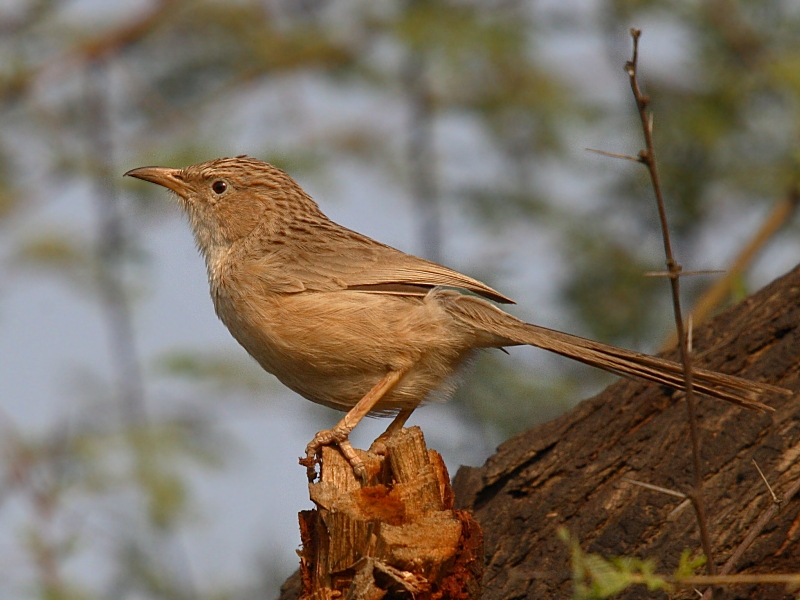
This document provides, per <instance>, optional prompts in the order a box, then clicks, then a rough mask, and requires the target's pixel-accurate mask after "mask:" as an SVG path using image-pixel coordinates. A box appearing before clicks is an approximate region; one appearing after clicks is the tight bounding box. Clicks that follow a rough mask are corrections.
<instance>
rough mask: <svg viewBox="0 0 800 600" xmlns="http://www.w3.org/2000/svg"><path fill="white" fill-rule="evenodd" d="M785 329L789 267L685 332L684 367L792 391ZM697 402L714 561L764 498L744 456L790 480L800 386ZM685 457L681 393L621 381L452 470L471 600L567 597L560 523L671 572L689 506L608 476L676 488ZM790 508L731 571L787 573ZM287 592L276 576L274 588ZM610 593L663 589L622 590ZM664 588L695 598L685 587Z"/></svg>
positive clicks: (692, 542) (794, 283) (797, 556)
mask: <svg viewBox="0 0 800 600" xmlns="http://www.w3.org/2000/svg"><path fill="white" fill-rule="evenodd" d="M799 328H800V268H798V269H795V270H794V271H792V272H790V273H789V274H787V275H786V276H784V277H782V278H781V279H779V280H777V281H775V282H773V283H772V284H770V285H769V286H767V287H766V288H764V289H763V290H761V291H760V292H758V293H757V294H755V295H754V296H752V297H750V298H747V299H745V300H744V301H742V302H741V303H740V304H738V305H736V306H734V307H733V308H731V309H729V310H727V311H725V312H724V313H723V314H721V315H720V316H719V317H717V318H716V319H714V320H713V321H711V322H710V323H709V324H707V325H704V326H702V327H700V328H697V329H696V330H695V333H694V340H693V342H694V351H695V356H696V362H695V364H696V365H698V366H703V367H705V368H711V369H715V370H719V371H721V372H725V373H734V374H738V375H741V376H744V377H748V378H751V379H756V380H760V381H766V382H769V383H773V384H777V385H781V386H783V387H787V388H789V389H792V390H798V389H800V381H799V379H800V374H799V372H800V329H799ZM672 357H673V358H674V357H675V355H674V354H673V355H672ZM699 400H700V401H699V403H698V413H699V417H700V429H701V435H702V451H701V453H702V462H703V466H704V470H705V475H704V481H705V483H704V497H705V502H706V505H707V507H708V511H707V512H708V516H709V528H710V532H711V538H712V544H713V547H714V551H715V562H716V563H717V564H718V565H722V564H723V563H724V562H725V561H726V560H727V559H728V558H729V557H730V556H731V555H732V554H733V552H734V551H735V550H736V548H737V546H738V545H739V544H740V543H741V541H742V540H743V539H744V538H745V536H746V535H747V533H748V531H750V529H751V528H752V526H753V525H754V524H755V523H756V521H757V520H758V519H759V517H760V516H761V515H762V514H763V513H764V512H765V511H766V510H767V509H768V508H769V506H770V504H771V497H770V496H769V493H768V491H767V489H766V487H765V485H764V483H763V481H762V480H761V478H760V476H759V475H758V473H757V471H756V469H755V467H754V466H753V462H752V460H753V459H755V460H756V461H757V463H758V465H759V466H760V467H761V469H762V471H763V472H764V474H765V476H766V477H767V479H768V480H769V482H770V484H771V486H772V488H773V489H774V490H775V492H776V493H777V494H778V496H781V495H782V494H783V493H784V492H785V491H786V490H787V489H788V488H789V487H790V486H791V485H792V484H793V483H794V482H796V481H797V480H798V478H800V396H798V395H795V396H792V397H788V398H787V397H773V398H767V399H766V401H767V403H768V404H771V405H772V406H773V407H774V408H775V409H776V410H775V412H773V413H766V414H757V413H752V412H747V411H743V410H741V409H739V408H737V407H735V406H732V405H729V404H726V403H724V402H721V401H717V400H712V399H708V398H703V397H701V398H700V399H699ZM691 465H692V458H691V447H690V443H689V440H688V423H687V418H686V406H685V402H684V401H683V399H682V396H681V395H680V394H677V393H675V392H672V391H670V390H668V389H663V388H659V387H656V386H653V385H648V384H644V383H639V382H636V381H621V382H619V383H617V384H614V385H612V386H611V387H609V388H608V389H606V390H605V391H604V392H603V393H601V394H599V395H598V396H596V397H594V398H591V399H589V400H586V401H584V402H583V403H581V404H580V405H578V406H577V407H576V408H575V409H574V410H572V411H570V412H569V413H567V414H565V415H563V416H562V417H560V418H558V419H555V420H554V421H551V422H549V423H546V424H544V425H541V426H539V427H535V428H533V429H531V430H529V431H527V432H525V433H522V434H520V435H518V436H516V437H514V438H512V439H511V440H509V441H507V442H505V443H504V444H503V445H502V446H501V447H500V448H499V449H498V452H497V454H496V455H494V456H492V457H491V458H490V459H489V460H488V461H487V462H486V464H485V465H484V466H483V467H482V468H479V469H478V468H462V469H461V470H460V471H459V472H458V474H457V476H456V479H455V482H454V489H455V492H456V505H457V506H458V507H461V508H468V509H472V510H473V511H474V515H475V517H476V519H477V520H478V522H479V523H480V524H481V525H482V527H483V530H484V535H485V544H486V545H485V548H486V555H485V572H484V595H483V598H485V599H486V600H495V599H510V598H569V597H570V594H571V584H570V576H571V571H570V565H569V551H568V548H567V547H566V546H565V545H564V543H563V542H562V541H560V540H559V539H558V537H557V534H556V532H557V530H558V529H559V528H560V527H564V528H566V529H567V530H568V531H569V532H570V533H571V535H572V536H573V537H574V538H577V539H578V540H580V543H581V546H582V548H583V549H584V550H585V551H587V552H597V553H601V554H603V555H608V556H622V555H627V556H637V557H640V558H655V559H656V560H657V562H658V565H659V571H661V572H664V573H668V572H670V571H672V570H674V568H675V566H676V565H677V562H678V559H679V557H680V555H681V552H682V551H683V550H684V549H686V548H688V549H690V550H692V551H694V552H697V553H699V552H700V543H699V535H698V529H697V523H696V519H695V515H694V512H693V511H692V509H691V507H687V508H685V509H684V510H682V511H680V512H678V513H677V514H676V515H672V516H670V513H671V512H672V511H673V510H674V509H675V508H676V506H677V505H678V504H679V503H680V500H679V499H676V498H673V497H670V496H666V495H663V494H661V493H658V492H654V491H649V490H646V489H643V488H640V487H637V486H633V485H631V484H628V483H624V482H623V481H622V478H623V477H628V478H633V479H637V480H639V481H644V482H647V483H651V484H655V485H659V486H662V487H666V488H671V489H675V490H686V489H687V488H688V487H689V486H690V485H691V481H692V472H691ZM799 512H800V495H795V497H794V498H793V499H792V500H791V501H789V502H787V503H786V504H785V505H784V506H783V507H782V509H781V511H780V512H779V513H778V514H777V515H776V516H775V517H774V518H773V519H772V520H771V521H770V523H769V524H768V525H767V527H765V528H764V530H763V532H762V533H761V535H759V536H758V537H757V538H756V540H755V542H754V543H753V545H752V546H751V547H750V548H749V549H748V550H747V551H746V552H745V553H744V555H743V556H742V559H741V561H740V563H739V565H738V567H737V568H736V569H735V570H734V572H748V573H777V572H798V571H800V514H798V513H799ZM288 583H289V582H287V584H288ZM291 597H292V595H291V586H287V589H286V590H285V593H284V594H282V596H281V598H282V599H284V598H285V599H288V598H291ZM619 597H620V598H641V597H654V598H660V597H666V594H664V593H663V592H653V593H649V594H648V592H647V591H646V590H644V589H643V588H632V589H630V590H628V591H626V592H623V593H622V594H621V595H620V596H619ZM671 597H676V598H678V597H681V598H683V597H685V598H692V597H697V596H696V593H695V592H693V591H691V590H685V591H683V592H679V593H676V594H674V595H673V596H671ZM784 597H786V590H785V589H783V588H782V587H779V586H768V585H761V586H755V585H747V586H738V587H735V588H727V589H724V590H722V591H720V592H718V593H717V595H716V596H715V598H726V599H727V598H752V599H767V598H784Z"/></svg>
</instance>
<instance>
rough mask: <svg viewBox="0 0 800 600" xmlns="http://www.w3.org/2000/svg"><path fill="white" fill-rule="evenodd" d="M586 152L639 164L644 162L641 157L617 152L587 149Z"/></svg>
mask: <svg viewBox="0 0 800 600" xmlns="http://www.w3.org/2000/svg"><path fill="white" fill-rule="evenodd" d="M585 150H586V151H587V152H594V153H596V154H600V155H602V156H608V157H610V158H621V159H622V160H631V161H633V162H637V163H640V162H642V159H641V157H639V156H631V155H630V154H617V153H616V152H608V151H607V150H596V149H595V148H586V149H585Z"/></svg>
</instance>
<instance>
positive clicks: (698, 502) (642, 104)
mask: <svg viewBox="0 0 800 600" xmlns="http://www.w3.org/2000/svg"><path fill="white" fill-rule="evenodd" d="M641 34H642V32H641V30H639V29H631V37H632V38H633V57H632V59H631V60H630V61H629V62H628V63H627V64H626V65H625V71H626V72H627V73H628V78H629V80H630V85H631V91H632V92H633V97H634V98H635V100H636V108H637V109H638V111H639V119H640V120H641V122H642V130H643V132H644V141H645V148H644V149H643V150H642V151H640V152H639V157H640V159H641V162H642V163H643V164H644V165H645V166H646V167H647V170H648V172H649V173H650V182H651V183H652V185H653V192H654V193H655V197H656V204H657V207H658V216H659V221H660V223H661V236H662V238H663V240H664V254H665V255H666V265H667V269H668V271H669V272H670V273H671V274H672V276H671V277H670V280H669V281H670V286H671V288H672V308H673V311H674V313H675V329H676V331H677V335H678V340H680V344H679V348H680V355H681V362H682V363H683V378H684V381H685V382H686V408H687V412H688V417H689V433H690V436H691V441H692V459H693V463H694V486H693V489H692V490H690V491H689V493H688V494H687V496H688V497H689V499H690V500H691V501H692V506H694V509H695V514H696V515H697V523H698V526H699V528H700V540H701V542H702V545H703V552H704V553H705V555H706V559H707V563H706V564H707V569H708V573H709V575H714V574H715V573H716V567H715V566H714V558H713V555H712V548H711V539H710V537H709V534H708V520H707V518H706V510H705V504H704V503H703V495H702V486H703V471H702V463H701V460H700V438H699V433H698V426H697V408H696V400H695V396H694V386H693V382H692V358H691V354H690V353H689V350H688V345H687V340H686V335H685V332H684V326H683V316H682V312H681V300H680V277H679V274H680V272H681V266H680V265H679V264H678V263H677V261H676V260H675V257H674V255H673V252H672V242H671V241H670V233H669V226H668V224H667V212H666V208H665V205H664V197H663V194H662V192H661V182H660V180H659V176H658V166H657V163H656V158H655V146H654V144H653V115H652V114H651V113H648V111H647V106H648V104H649V103H650V98H649V97H648V96H646V95H644V94H643V93H642V91H641V88H640V87H639V81H638V79H637V77H636V69H637V65H638V60H639V37H640V36H641Z"/></svg>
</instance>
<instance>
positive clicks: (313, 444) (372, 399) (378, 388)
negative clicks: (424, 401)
mask: <svg viewBox="0 0 800 600" xmlns="http://www.w3.org/2000/svg"><path fill="white" fill-rule="evenodd" d="M404 374H405V371H389V372H388V373H387V374H386V375H384V376H383V378H381V380H380V381H379V382H378V383H377V384H376V385H375V387H373V388H372V389H371V390H370V391H369V392H367V395H366V396H364V397H363V398H361V400H359V401H358V403H357V404H356V405H355V406H354V407H353V408H351V409H350V410H349V411H348V412H347V414H346V415H345V416H344V418H343V419H342V420H341V421H339V422H338V423H337V424H336V426H335V427H334V428H333V429H323V430H322V431H318V432H317V434H316V435H315V436H314V439H313V440H311V441H310V442H309V443H308V446H306V457H305V458H304V459H300V464H301V465H303V466H304V467H306V469H307V470H308V480H309V481H314V479H315V478H316V470H315V468H314V464H315V457H316V455H317V451H318V450H319V449H320V448H321V447H322V446H329V445H331V444H337V445H338V446H339V449H340V450H341V451H342V454H344V456H345V458H346V459H347V460H348V462H349V463H350V464H351V465H352V467H353V472H355V474H356V477H358V478H359V479H361V480H362V481H364V480H366V476H367V471H366V469H365V467H364V461H363V460H361V458H360V457H359V456H358V454H356V451H355V450H354V449H353V446H352V445H351V444H350V440H348V439H347V438H348V436H349V435H350V432H351V431H353V429H354V428H355V426H356V425H358V424H359V422H360V421H361V419H363V418H364V417H366V416H367V415H368V414H369V413H370V411H371V410H372V409H373V408H375V405H376V404H377V403H378V402H379V401H380V399H381V398H383V397H384V396H385V395H386V393H387V392H388V391H389V390H391V389H392V387H394V385H395V384H396V383H397V382H398V381H400V378H401V377H402V376H403V375H404ZM398 416H399V415H398Z"/></svg>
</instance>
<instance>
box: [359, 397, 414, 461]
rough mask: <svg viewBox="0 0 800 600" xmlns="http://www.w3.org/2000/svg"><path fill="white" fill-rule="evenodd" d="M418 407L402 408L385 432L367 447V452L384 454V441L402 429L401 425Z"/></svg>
mask: <svg viewBox="0 0 800 600" xmlns="http://www.w3.org/2000/svg"><path fill="white" fill-rule="evenodd" d="M418 406H419V404H415V405H414V406H412V407H411V408H404V409H403V410H401V411H400V412H399V413H397V416H395V418H394V420H393V421H392V422H391V423H389V426H388V427H387V428H386V431H384V432H383V433H382V434H380V435H379V436H378V437H377V438H375V441H374V442H372V445H371V446H370V447H369V451H370V452H374V453H375V454H386V443H385V442H386V440H388V439H389V438H390V437H392V436H393V435H394V434H395V433H397V432H398V431H400V430H401V429H402V428H403V425H405V424H406V421H408V417H410V416H411V413H413V412H414V411H415V410H416V408H417V407H418Z"/></svg>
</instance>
